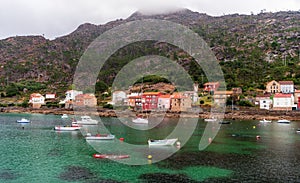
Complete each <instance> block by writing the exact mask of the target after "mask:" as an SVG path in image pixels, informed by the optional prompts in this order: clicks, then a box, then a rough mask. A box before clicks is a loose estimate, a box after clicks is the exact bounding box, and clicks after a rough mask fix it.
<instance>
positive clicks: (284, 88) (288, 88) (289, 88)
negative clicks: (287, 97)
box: [280, 84, 294, 93]
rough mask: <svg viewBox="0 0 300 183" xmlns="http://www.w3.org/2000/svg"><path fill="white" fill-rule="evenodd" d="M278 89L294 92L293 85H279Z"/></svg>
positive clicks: (283, 91)
mask: <svg viewBox="0 0 300 183" xmlns="http://www.w3.org/2000/svg"><path fill="white" fill-rule="evenodd" d="M280 91H281V92H282V93H294V85H286V84H285V85H280Z"/></svg>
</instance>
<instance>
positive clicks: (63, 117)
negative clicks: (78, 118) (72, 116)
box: [61, 114, 69, 119]
mask: <svg viewBox="0 0 300 183" xmlns="http://www.w3.org/2000/svg"><path fill="white" fill-rule="evenodd" d="M61 118H62V119H67V118H69V116H68V115H67V114H63V115H62V116H61Z"/></svg>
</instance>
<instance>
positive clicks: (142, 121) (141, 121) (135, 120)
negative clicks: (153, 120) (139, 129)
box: [132, 118, 149, 124]
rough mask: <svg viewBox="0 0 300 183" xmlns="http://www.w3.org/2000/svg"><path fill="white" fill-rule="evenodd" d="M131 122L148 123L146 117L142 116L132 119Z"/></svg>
mask: <svg viewBox="0 0 300 183" xmlns="http://www.w3.org/2000/svg"><path fill="white" fill-rule="evenodd" d="M132 122H133V123H139V124H148V123H149V121H148V119H144V118H136V119H133V120H132Z"/></svg>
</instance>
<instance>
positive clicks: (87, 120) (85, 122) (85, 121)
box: [77, 116, 98, 125]
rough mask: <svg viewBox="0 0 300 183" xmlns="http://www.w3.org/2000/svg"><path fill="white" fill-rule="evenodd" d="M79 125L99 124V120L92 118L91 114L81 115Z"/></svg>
mask: <svg viewBox="0 0 300 183" xmlns="http://www.w3.org/2000/svg"><path fill="white" fill-rule="evenodd" d="M77 124H79V125H97V124H98V121H97V120H94V119H92V118H91V117H90V116H81V120H80V121H77Z"/></svg>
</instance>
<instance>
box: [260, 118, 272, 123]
mask: <svg viewBox="0 0 300 183" xmlns="http://www.w3.org/2000/svg"><path fill="white" fill-rule="evenodd" d="M259 122H261V123H271V122H272V121H271V120H266V119H263V120H260V121H259Z"/></svg>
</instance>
